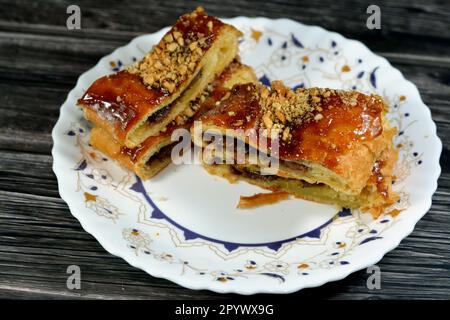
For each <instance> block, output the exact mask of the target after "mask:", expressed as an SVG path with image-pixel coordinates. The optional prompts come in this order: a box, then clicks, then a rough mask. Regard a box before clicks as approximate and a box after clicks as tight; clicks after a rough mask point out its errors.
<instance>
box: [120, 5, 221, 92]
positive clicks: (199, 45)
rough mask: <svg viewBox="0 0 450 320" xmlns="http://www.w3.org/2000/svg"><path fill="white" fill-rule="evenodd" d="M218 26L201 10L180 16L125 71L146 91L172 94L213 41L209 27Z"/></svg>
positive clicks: (192, 70)
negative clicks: (159, 39)
mask: <svg viewBox="0 0 450 320" xmlns="http://www.w3.org/2000/svg"><path fill="white" fill-rule="evenodd" d="M213 21H214V23H213ZM216 21H217V22H216ZM219 24H221V22H220V21H218V20H216V19H215V18H213V17H210V16H207V15H206V13H205V12H204V10H203V8H197V9H196V10H195V11H194V12H192V13H189V14H186V15H183V16H181V17H180V19H179V20H178V21H177V23H176V24H175V26H174V27H173V28H172V29H171V30H170V31H169V32H168V33H167V34H166V35H165V36H164V37H163V39H162V40H161V41H160V42H159V43H158V45H156V46H154V47H153V49H152V50H151V51H150V52H149V53H147V54H146V55H145V57H144V58H143V59H142V60H140V61H138V62H137V63H135V64H134V65H132V66H130V67H128V68H127V71H128V72H130V73H134V74H138V75H139V76H140V77H141V78H142V80H143V82H144V84H145V85H147V86H148V87H149V89H150V88H153V89H159V90H164V91H166V92H168V93H173V92H174V91H175V90H176V88H177V87H178V86H179V84H181V83H182V82H184V81H185V80H186V79H188V77H189V76H191V75H192V73H193V72H194V71H195V69H196V68H197V65H198V63H199V61H200V60H201V58H202V56H203V54H204V51H205V50H207V49H208V46H209V44H210V43H211V41H212V40H213V37H214V32H213V27H214V26H215V25H219Z"/></svg>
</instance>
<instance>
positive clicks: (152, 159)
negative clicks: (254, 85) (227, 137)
mask: <svg viewBox="0 0 450 320" xmlns="http://www.w3.org/2000/svg"><path fill="white" fill-rule="evenodd" d="M239 81H244V82H249V81H256V76H255V75H254V73H253V70H252V69H251V68H249V67H248V66H245V65H242V64H241V63H240V62H239V61H238V60H235V61H233V62H232V63H231V64H230V65H229V66H228V67H227V68H226V69H225V70H224V71H223V72H222V73H221V74H220V75H219V76H217V77H216V79H215V80H214V81H213V83H212V85H211V89H210V90H206V91H205V93H204V94H203V95H202V97H203V99H201V98H199V99H198V100H196V101H194V102H193V103H192V104H191V105H190V108H189V109H186V110H185V112H184V113H183V114H182V118H181V119H178V121H173V122H171V123H170V124H169V125H168V126H167V127H166V128H165V129H164V130H163V131H162V132H160V133H159V134H158V135H157V136H151V137H148V138H147V139H145V140H144V141H143V142H142V143H141V144H140V145H139V146H137V147H134V148H128V147H126V146H124V145H122V144H121V143H120V142H118V141H117V140H115V139H114V138H113V137H112V136H111V135H110V134H109V132H108V131H107V130H104V129H102V128H101V127H95V128H94V129H92V131H91V139H90V143H91V145H92V146H93V147H94V148H97V149H99V150H100V151H102V152H103V153H105V154H106V155H108V156H109V157H111V158H112V159H114V160H116V161H117V162H119V163H120V164H121V165H122V166H124V167H126V168H128V169H130V170H133V171H134V172H135V173H136V174H137V175H138V176H140V177H141V178H142V179H149V178H151V177H153V176H154V175H155V174H157V173H158V172H159V171H160V170H162V169H163V168H165V167H166V166H167V165H168V164H169V163H170V162H171V157H170V153H167V152H164V154H161V150H162V149H163V148H165V147H170V146H171V145H173V143H174V142H172V141H171V135H172V133H173V132H174V131H175V130H176V129H180V128H185V129H188V128H189V127H190V126H191V124H192V121H193V120H194V118H195V117H196V116H200V115H201V114H202V113H203V112H205V111H206V110H209V109H210V108H212V107H214V106H215V102H216V101H217V99H220V98H221V97H222V96H223V95H224V94H225V92H226V91H227V90H228V91H229V90H230V88H231V87H232V86H233V85H234V84H235V83H237V82H239ZM85 113H88V114H89V117H91V116H93V117H98V115H97V113H95V112H91V110H90V109H85ZM97 121H101V119H98V120H96V121H94V122H95V123H99V122H97Z"/></svg>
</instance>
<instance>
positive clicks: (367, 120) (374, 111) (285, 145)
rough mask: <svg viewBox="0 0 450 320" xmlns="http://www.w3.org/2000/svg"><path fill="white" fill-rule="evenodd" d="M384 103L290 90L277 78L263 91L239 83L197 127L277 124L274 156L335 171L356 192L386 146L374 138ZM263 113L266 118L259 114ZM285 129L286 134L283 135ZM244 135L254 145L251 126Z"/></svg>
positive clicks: (218, 128)
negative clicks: (275, 153) (276, 141)
mask: <svg viewBox="0 0 450 320" xmlns="http://www.w3.org/2000/svg"><path fill="white" fill-rule="evenodd" d="M384 108H385V106H384V102H383V100H382V99H381V98H380V97H379V96H376V95H364V94H362V93H358V92H345V91H338V90H331V89H319V88H311V89H300V90H297V91H296V92H293V91H291V90H288V89H286V88H285V87H281V85H280V84H279V83H278V84H277V85H276V87H275V88H272V91H268V90H267V89H266V88H262V85H255V84H245V85H238V86H235V87H234V88H233V90H232V94H231V96H230V97H229V98H228V99H227V100H225V101H223V102H222V103H221V104H220V105H219V106H218V107H217V108H215V109H213V110H212V111H210V112H208V113H207V114H205V115H204V116H203V117H201V120H202V125H203V130H208V129H209V130H216V131H219V132H222V133H223V134H226V132H225V130H226V129H257V130H258V129H261V128H262V129H280V130H281V131H280V135H281V139H280V145H279V159H280V160H284V161H295V162H300V163H303V164H318V165H320V166H322V167H324V168H326V169H328V170H330V171H332V172H334V173H336V174H337V175H339V177H340V178H342V180H344V181H345V184H346V185H347V187H348V190H346V191H347V192H351V193H359V192H360V191H361V189H362V188H363V187H364V186H365V185H366V182H367V180H368V178H369V176H370V174H371V170H372V167H373V165H374V163H375V160H376V159H378V157H379V156H380V153H381V152H382V150H383V149H384V148H385V147H386V141H385V139H382V138H380V136H381V134H382V132H383V116H382V114H383V110H384ZM294 109H299V110H296V111H295V110H294ZM276 111H279V112H280V113H282V114H283V116H280V115H277V114H276ZM268 112H270V113H271V117H272V118H271V119H270V121H269V120H267V119H265V116H266V115H267V113H268ZM286 130H288V131H289V137H288V138H286V139H283V138H285V137H286V134H285V132H286ZM241 132H242V131H241ZM248 132H250V131H248ZM256 133H257V134H258V133H259V131H256ZM250 134H253V136H250V135H246V136H244V137H239V138H241V139H242V140H245V141H246V142H247V143H249V144H250V145H251V146H252V147H255V148H257V147H258V140H257V138H256V139H255V136H254V131H253V133H252V132H250ZM267 135H268V136H269V134H267ZM269 146H270V142H269ZM319 182H320V181H319Z"/></svg>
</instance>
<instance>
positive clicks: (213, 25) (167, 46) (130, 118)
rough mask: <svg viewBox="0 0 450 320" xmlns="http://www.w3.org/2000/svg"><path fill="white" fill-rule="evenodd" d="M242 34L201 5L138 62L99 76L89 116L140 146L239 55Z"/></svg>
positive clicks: (86, 103) (90, 94) (86, 99)
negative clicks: (107, 74) (210, 13)
mask: <svg viewBox="0 0 450 320" xmlns="http://www.w3.org/2000/svg"><path fill="white" fill-rule="evenodd" d="M240 35H241V33H240V32H239V31H238V30H236V29H235V28H234V27H232V26H230V25H227V24H224V23H222V22H221V21H220V20H218V19H216V18H214V17H211V16H208V15H207V14H206V13H204V11H203V10H200V9H197V10H196V11H194V12H193V13H190V14H186V15H184V16H182V17H180V18H179V20H178V21H177V22H176V24H175V25H174V26H173V27H172V29H171V30H170V31H169V32H168V33H167V34H166V35H165V36H164V37H163V39H162V40H161V41H160V43H159V44H158V45H157V46H155V47H154V49H153V50H152V51H151V52H150V53H148V54H147V55H146V56H145V57H144V58H143V59H142V60H141V61H140V62H138V63H137V64H136V65H134V66H131V67H129V68H128V69H127V70H124V71H121V72H118V73H116V74H113V75H110V76H105V77H102V78H100V79H98V80H97V81H95V82H94V83H93V84H92V85H91V87H90V88H89V89H88V90H87V92H86V93H85V94H84V95H83V97H82V98H81V99H79V100H78V104H79V105H80V106H81V107H83V108H84V109H85V110H86V109H89V110H90V111H91V112H87V116H88V117H89V118H88V119H89V120H90V121H98V122H94V124H95V125H96V126H99V127H102V128H103V129H104V130H106V131H108V132H109V133H110V134H111V135H112V136H113V137H114V138H115V139H116V140H118V141H120V142H121V143H122V144H125V145H127V146H129V147H135V146H137V145H138V144H139V143H140V142H142V141H143V140H145V138H147V137H148V136H150V135H157V134H158V133H159V131H160V130H161V129H163V128H164V127H165V126H166V125H167V124H168V123H169V122H170V121H172V120H173V119H174V118H175V117H176V116H177V115H178V114H179V113H181V112H182V111H183V110H184V108H185V107H187V105H188V103H189V102H190V101H191V100H194V99H195V98H197V95H198V94H200V93H201V92H202V91H203V89H204V88H205V87H206V86H207V85H208V83H209V82H210V81H212V80H213V79H214V77H215V76H216V75H217V74H220V73H221V72H222V71H223V69H224V68H225V67H226V66H227V65H228V64H229V63H230V62H231V61H232V59H233V58H234V57H235V55H236V52H237V40H238V37H239V36H240ZM178 98H179V101H178V104H177V103H173V102H174V101H175V100H176V99H178ZM166 109H167V110H169V109H170V111H171V112H170V113H169V112H168V111H167V110H166ZM92 112H95V113H97V114H98V116H93V115H92ZM161 112H162V113H161ZM152 117H153V118H155V119H153V118H152ZM100 119H101V120H100Z"/></svg>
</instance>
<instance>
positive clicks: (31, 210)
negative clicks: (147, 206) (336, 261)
mask: <svg viewBox="0 0 450 320" xmlns="http://www.w3.org/2000/svg"><path fill="white" fill-rule="evenodd" d="M445 2H446V1H437V0H434V1H424V2H423V3H421V2H420V1H413V0H406V1H377V4H378V5H379V6H380V8H381V23H382V24H381V26H382V28H381V30H368V29H367V28H366V26H365V23H366V19H367V17H368V15H367V14H366V9H367V7H368V5H369V4H371V3H372V1H349V2H348V3H343V2H342V1H335V0H320V1H312V0H309V1H297V2H295V1H292V2H289V1H282V0H276V1H270V2H269V1H267V2H263V1H251V0H241V1H239V2H234V1H230V0H221V1H198V2H196V3H192V2H187V1H182V0H172V1H167V2H163V1H144V0H133V1H122V0H117V1H110V2H109V3H106V2H104V1H92V2H91V1H81V0H79V1H76V3H77V4H78V5H79V6H80V7H81V11H82V25H81V26H82V29H81V30H75V31H69V30H67V28H66V19H67V16H68V15H67V14H66V8H67V6H69V5H70V4H72V3H73V1H71V0H63V1H57V0H46V1H35V2H31V1H26V0H14V1H12V0H9V1H8V0H0V110H1V116H0V298H44V299H54V298H57V299H61V298H86V299H110V298H127V299H128V298H133V299H141V298H144V299H162V298H187V299H204V298H219V299H225V298H229V297H232V295H219V294H216V293H212V292H208V291H192V290H188V289H184V288H182V287H180V286H178V285H176V284H174V283H171V282H169V281H166V280H162V279H158V278H153V277H151V276H149V275H148V274H146V273H145V272H143V271H140V270H137V269H135V268H133V267H131V266H129V265H128V264H127V263H126V262H125V261H123V260H122V259H120V258H117V257H114V256H112V255H110V254H109V253H107V252H106V251H105V250H104V249H103V248H102V247H101V246H100V245H99V244H98V243H97V241H96V240H95V239H94V238H93V237H92V236H90V235H89V234H87V233H86V232H85V231H84V230H83V229H82V228H81V227H80V224H79V223H78V221H77V220H76V219H75V218H73V217H72V215H71V214H70V212H69V209H68V207H67V205H66V204H65V203H64V201H62V200H61V199H60V197H59V195H58V189H57V183H56V178H55V175H54V174H53V172H52V157H51V155H50V151H51V148H52V139H51V135H50V133H51V130H52V127H53V125H54V124H55V122H56V120H57V118H58V115H59V107H60V105H61V104H62V102H63V101H64V100H65V98H66V95H67V93H68V92H69V90H70V89H71V88H73V87H74V85H75V82H76V80H77V78H78V76H79V75H80V74H81V73H82V72H84V71H86V70H87V69H89V68H91V67H92V66H94V65H95V64H96V62H97V61H98V60H99V59H100V58H101V57H102V56H104V55H106V54H108V53H110V52H111V51H113V50H114V49H115V48H116V47H118V46H122V45H124V44H126V43H128V42H129V41H130V40H131V39H132V38H133V37H135V36H137V35H139V34H143V33H151V32H155V31H157V30H159V29H160V28H162V27H164V26H167V25H169V24H171V23H172V22H174V21H175V19H176V18H177V16H179V15H180V14H182V13H184V12H187V11H189V10H191V9H193V8H194V7H195V6H196V5H198V4H202V5H203V6H204V7H205V8H206V9H207V10H208V11H209V12H210V13H211V14H214V15H218V16H224V17H232V16H238V15H246V16H267V17H271V18H279V17H285V18H291V19H294V20H297V21H300V22H303V23H306V24H312V25H320V26H322V27H324V28H327V29H329V30H334V31H337V32H340V33H341V34H343V35H344V36H346V37H349V38H355V39H358V40H361V41H363V42H364V43H365V44H366V45H368V46H369V48H370V49H372V50H373V51H374V52H376V53H378V54H380V55H382V56H384V57H386V58H387V59H388V60H389V61H390V62H391V63H392V64H393V65H394V66H395V67H396V68H398V69H399V70H400V71H402V72H403V74H404V75H405V77H406V78H408V79H409V80H411V81H413V82H414V83H415V84H416V85H417V86H418V88H419V90H420V93H421V95H422V98H423V100H424V101H425V103H426V104H427V105H428V106H429V107H430V108H431V111H432V113H433V119H434V121H435V122H436V124H437V126H438V134H439V136H440V138H441V139H442V141H443V144H444V149H443V152H442V157H441V166H442V175H441V178H440V179H439V188H438V190H437V192H436V194H435V195H434V197H433V206H432V208H431V210H430V212H429V213H428V214H427V215H426V216H425V217H424V218H423V219H422V220H421V221H420V222H419V223H418V224H417V226H416V229H415V230H414V232H413V233H412V234H411V235H410V236H409V237H408V238H406V239H405V240H403V241H402V243H401V245H400V246H399V247H398V248H397V249H395V250H393V251H392V252H390V253H388V254H387V255H386V256H385V257H384V258H383V260H382V261H381V262H380V263H379V264H378V265H379V266H380V267H381V270H382V289H381V290H368V289H367V288H366V280H367V277H368V274H367V273H366V271H365V270H362V271H360V272H357V273H355V274H352V275H351V276H349V277H348V278H346V279H345V280H342V281H338V282H335V283H329V284H326V285H324V286H322V287H320V288H314V289H307V290H302V291H300V292H298V293H295V294H293V296H294V297H295V298H300V297H314V298H326V299H342V298H345V299H381V298H395V299H397V298H399V299H402V298H414V299H422V298H436V299H442V298H449V297H450V277H449V275H450V246H449V245H450V213H449V211H450V197H449V195H450V151H449V145H450V3H448V2H447V3H445ZM72 264H76V265H79V266H81V268H82V272H83V273H82V277H83V278H82V289H81V290H79V291H77V290H74V291H70V290H68V289H67V288H66V279H67V274H66V268H67V266H69V265H72Z"/></svg>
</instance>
